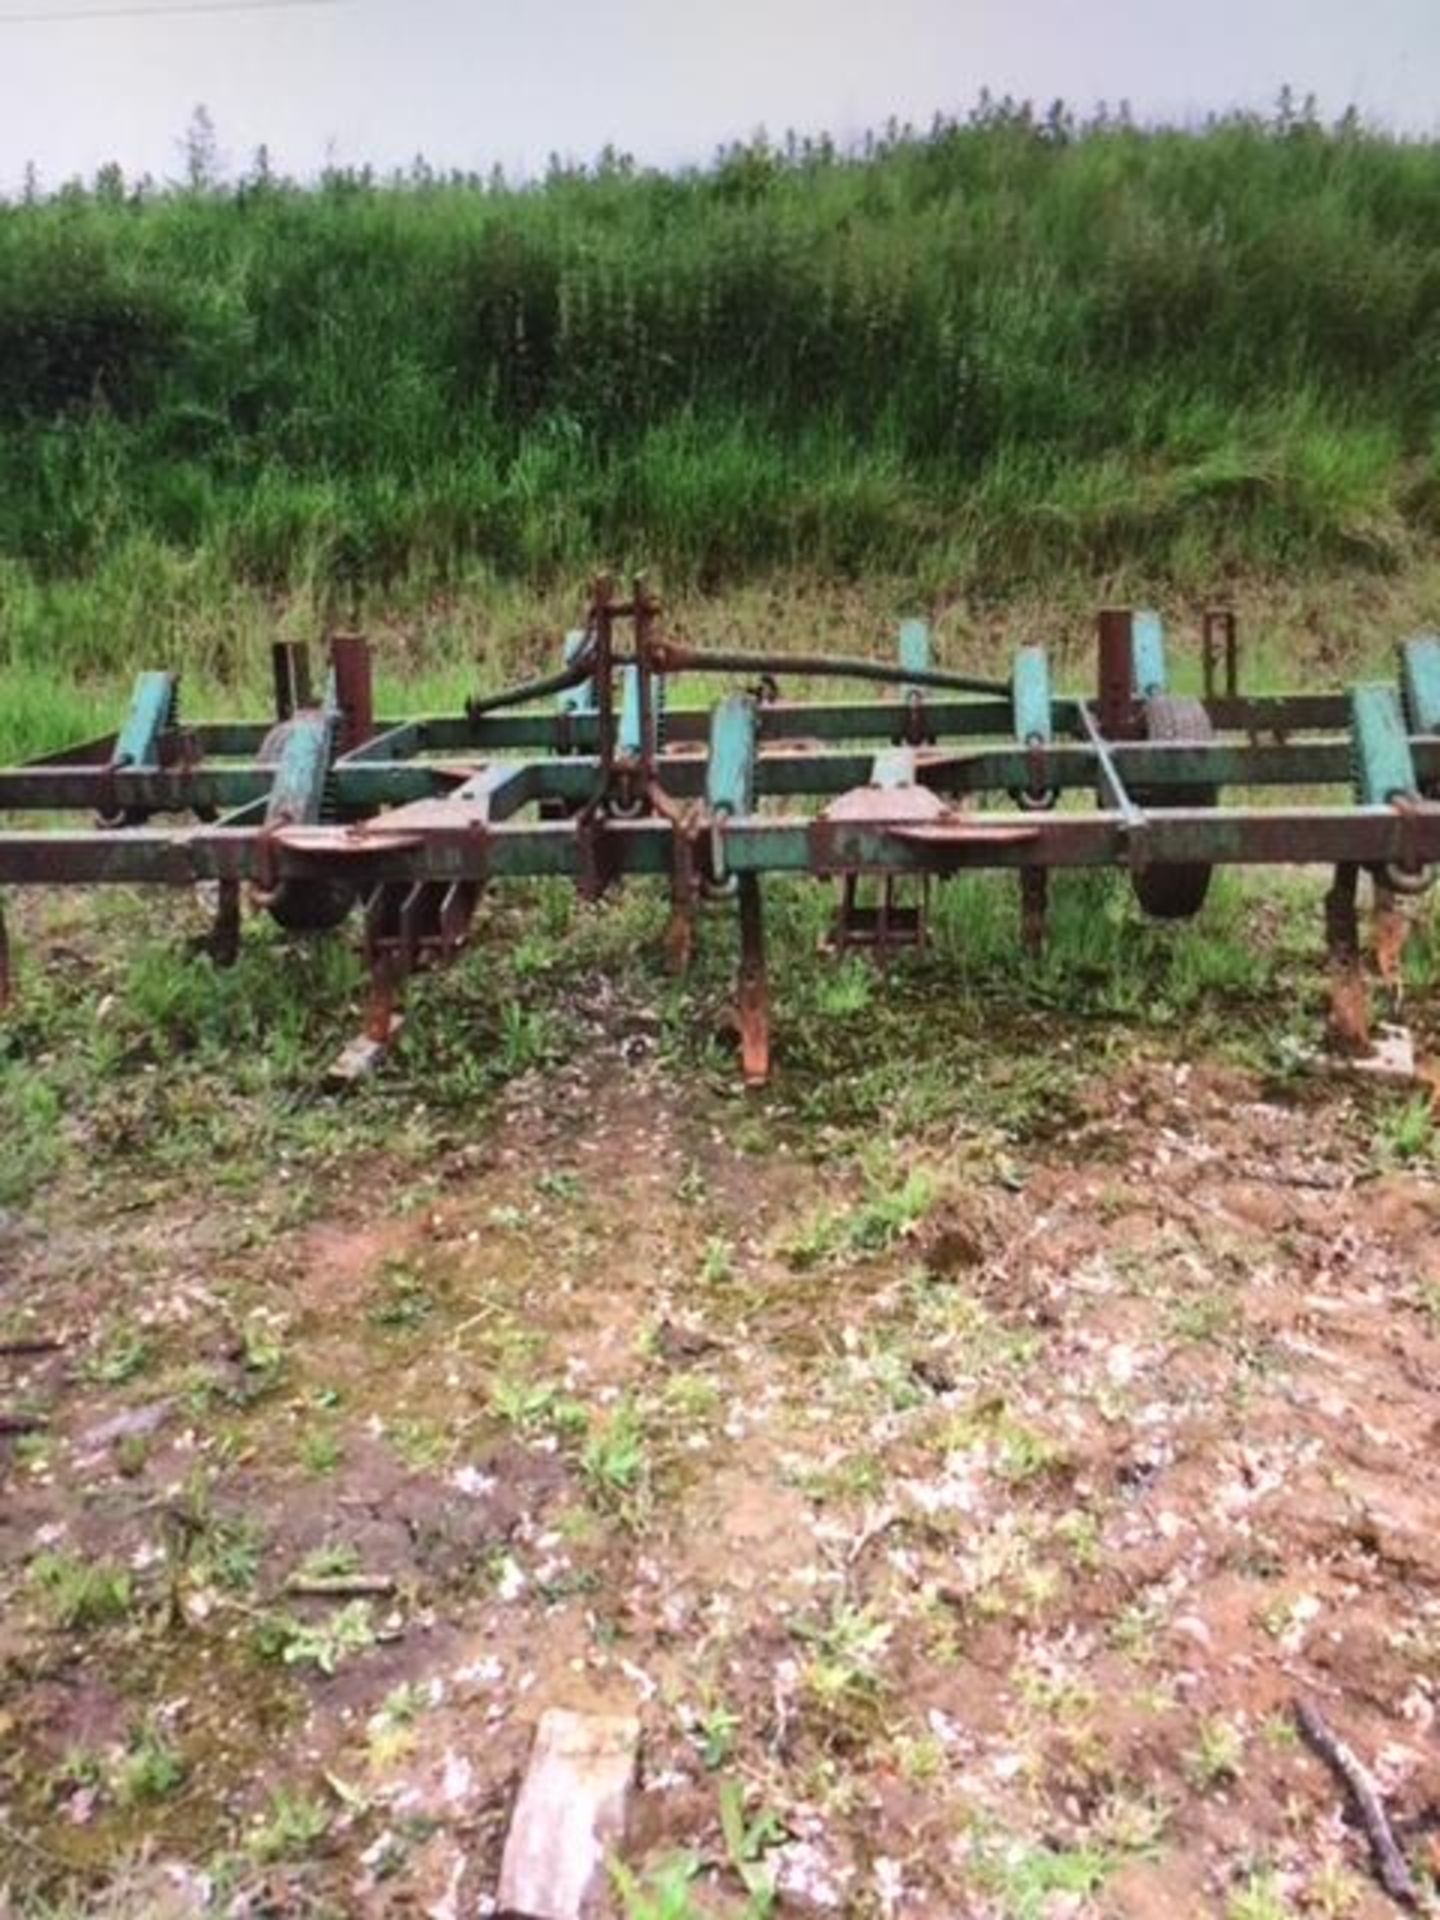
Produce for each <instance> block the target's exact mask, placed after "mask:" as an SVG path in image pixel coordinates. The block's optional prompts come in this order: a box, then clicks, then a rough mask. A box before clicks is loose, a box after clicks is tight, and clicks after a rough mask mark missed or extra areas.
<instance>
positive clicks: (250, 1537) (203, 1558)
mask: <svg viewBox="0 0 1440 1920" xmlns="http://www.w3.org/2000/svg"><path fill="white" fill-rule="evenodd" d="M264 1539H265V1536H264V1532H263V1529H262V1528H261V1526H260V1524H259V1522H258V1521H255V1520H252V1519H251V1518H250V1517H249V1516H248V1515H246V1514H233V1515H225V1516H222V1517H220V1518H215V1519H207V1521H206V1522H205V1524H204V1525H203V1526H202V1528H201V1532H200V1542H199V1547H198V1550H197V1551H196V1552H195V1553H194V1554H193V1555H192V1557H191V1562H190V1564H191V1567H192V1570H193V1571H194V1572H195V1573H196V1574H197V1575H198V1576H199V1577H200V1578H201V1579H204V1580H212V1581H213V1582H214V1583H215V1585H216V1586H218V1587H224V1588H225V1589H227V1591H229V1592H231V1593H248V1592H249V1591H250V1590H251V1589H252V1588H253V1587H254V1585H255V1583H256V1581H257V1580H258V1578H259V1576H260V1554H261V1550H262V1548H263V1546H264Z"/></svg>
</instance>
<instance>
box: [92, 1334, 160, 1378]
mask: <svg viewBox="0 0 1440 1920" xmlns="http://www.w3.org/2000/svg"><path fill="white" fill-rule="evenodd" d="M149 1363H150V1343H149V1341H148V1340H147V1339H146V1338H145V1336H144V1335H143V1334H142V1333H140V1332H139V1331H138V1330H137V1329H136V1328H134V1327H114V1328H112V1329H111V1331H110V1333H109V1334H108V1336H107V1337H106V1339H105V1341H104V1342H103V1344H102V1345H101V1346H100V1347H99V1348H97V1350H96V1351H95V1352H94V1353H92V1354H91V1355H90V1356H89V1358H88V1359H87V1360H86V1362H85V1366H84V1369H83V1371H84V1375H85V1378H86V1379H87V1380H93V1381H94V1382H95V1383H96V1384H97V1385H99V1386H106V1387H119V1386H124V1385H125V1383H126V1382H127V1381H129V1380H133V1379H134V1378H135V1376H136V1375H137V1374H139V1373H143V1372H144V1370H145V1368H146V1367H147V1366H148V1365H149Z"/></svg>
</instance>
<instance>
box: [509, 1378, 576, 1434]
mask: <svg viewBox="0 0 1440 1920" xmlns="http://www.w3.org/2000/svg"><path fill="white" fill-rule="evenodd" d="M490 1405H491V1408H492V1410H493V1411H494V1412H495V1413H496V1414H497V1415H498V1416H499V1418H500V1419H502V1420H503V1421H504V1422H505V1423H506V1425H507V1426H511V1427H514V1428H515V1429H516V1431H517V1432H519V1433H554V1434H556V1435H559V1436H561V1437H567V1436H568V1437H573V1436H574V1435H576V1434H579V1433H583V1432H584V1431H585V1429H586V1427H587V1426H588V1425H589V1416H588V1415H587V1414H586V1412H585V1409H584V1407H582V1406H581V1405H580V1403H579V1401H577V1400H572V1399H571V1398H570V1397H569V1395H568V1394H565V1393H564V1392H562V1391H561V1389H560V1388H559V1387H555V1386H550V1385H547V1384H545V1383H544V1382H541V1381H537V1380H520V1379H515V1378H513V1377H508V1376H502V1377H501V1378H500V1379H498V1380H497V1381H496V1382H495V1384H494V1386H493V1387H492V1388H491V1389H490Z"/></svg>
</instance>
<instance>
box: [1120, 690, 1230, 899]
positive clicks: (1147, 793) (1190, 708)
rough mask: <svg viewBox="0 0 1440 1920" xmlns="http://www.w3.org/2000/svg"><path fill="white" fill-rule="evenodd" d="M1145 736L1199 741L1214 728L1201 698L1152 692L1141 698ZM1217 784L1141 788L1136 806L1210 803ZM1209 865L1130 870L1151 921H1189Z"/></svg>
mask: <svg viewBox="0 0 1440 1920" xmlns="http://www.w3.org/2000/svg"><path fill="white" fill-rule="evenodd" d="M1145 738H1146V739H1147V740H1152V741H1156V742H1166V741H1174V742H1184V743H1187V744H1189V745H1193V746H1203V745H1204V744H1205V743H1206V742H1207V741H1210V740H1213V739H1214V738H1215V729H1214V727H1212V726H1211V724H1210V716H1209V714H1208V713H1207V712H1206V711H1205V703H1204V701H1203V700H1196V699H1194V698H1192V697H1190V696H1189V695H1185V694H1175V693H1157V694H1152V695H1151V697H1150V698H1149V699H1148V700H1147V701H1146V702H1145ZM1219 802H1220V789H1219V788H1218V787H1144V788H1138V789H1137V790H1136V792H1135V804H1136V806H1137V807H1143V808H1145V809H1147V810H1148V809H1149V808H1151V807H1214V806H1218V805H1219ZM1213 871H1214V869H1213V868H1211V867H1209V866H1207V865H1204V864H1203V863H1201V862H1199V861H1188V860H1187V861H1184V862H1175V863H1165V862H1161V863H1158V864H1156V865H1154V866H1147V867H1140V868H1137V870H1136V871H1135V872H1134V873H1132V874H1131V876H1130V884H1131V885H1132V886H1133V887H1134V889H1135V898H1136V899H1137V900H1138V901H1139V902H1140V905H1141V906H1142V907H1143V908H1144V910H1145V912H1146V913H1148V914H1150V915H1151V916H1152V917H1153V918H1154V919H1156V920H1189V919H1192V918H1193V917H1194V916H1195V915H1196V914H1197V913H1198V912H1199V911H1200V909H1201V907H1203V906H1204V904H1205V896H1206V894H1207V893H1208V892H1209V891H1210V875H1211V873H1212V872H1213Z"/></svg>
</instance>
